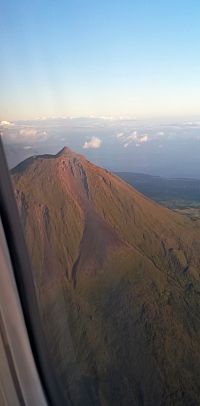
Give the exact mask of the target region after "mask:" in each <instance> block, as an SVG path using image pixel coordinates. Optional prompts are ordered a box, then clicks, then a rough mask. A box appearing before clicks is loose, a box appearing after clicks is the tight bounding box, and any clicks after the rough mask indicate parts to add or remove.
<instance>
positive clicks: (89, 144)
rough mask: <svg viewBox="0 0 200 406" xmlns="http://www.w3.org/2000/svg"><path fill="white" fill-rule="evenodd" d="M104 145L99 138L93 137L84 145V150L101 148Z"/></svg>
mask: <svg viewBox="0 0 200 406" xmlns="http://www.w3.org/2000/svg"><path fill="white" fill-rule="evenodd" d="M101 144H102V140H101V139H100V138H97V137H92V138H91V140H90V141H86V142H85V144H84V145H83V148H84V149H89V148H93V149H96V148H99V147H100V146H101Z"/></svg>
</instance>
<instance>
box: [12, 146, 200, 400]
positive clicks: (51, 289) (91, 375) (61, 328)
mask: <svg viewBox="0 0 200 406" xmlns="http://www.w3.org/2000/svg"><path fill="white" fill-rule="evenodd" d="M12 175H13V182H14V187H15V193H16V198H17V202H18V206H19V210H20V213H21V217H22V222H23V225H24V229H25V234H26V239H27V242H28V246H29V250H30V255H31V258H32V261H33V265H34V276H35V282H36V286H37V292H38V298H39V303H40V308H41V314H42V317H43V322H44V327H45V332H46V336H47V342H48V345H49V348H50V350H51V352H52V355H53V358H54V362H55V365H56V370H57V373H58V375H59V378H60V381H61V382H62V384H63V388H64V390H65V391H66V394H68V395H69V394H70V396H71V401H72V404H75V405H79V404H80V405H82V404H88V405H89V404H91V405H133V404H134V405H154V406H155V405H161V404H162V405H189V404H191V405H196V404H199V403H200V372H199V371H200V370H199V366H200V354H199V344H200V316H199V314H200V313H199V310H200V254H199V252H200V251H199V249H200V242H199V235H200V230H199V228H198V225H195V224H193V222H192V221H191V220H190V219H189V218H185V217H184V216H181V215H178V214H176V213H174V212H172V211H170V210H168V209H165V208H163V207H160V206H159V205H157V204H156V203H154V202H152V201H151V200H149V199H147V198H145V197H144V196H143V195H142V194H140V193H139V192H137V191H136V190H135V189H133V188H132V187H131V186H129V185H128V184H126V183H125V182H123V181H122V180H121V179H119V178H118V177H116V176H114V175H112V174H111V173H109V172H108V171H106V170H104V169H101V168H98V167H96V166H95V165H93V164H91V163H90V162H88V161H87V160H86V159H85V158H84V157H83V156H81V155H78V154H75V153H74V152H72V151H71V150H69V149H68V148H64V149H63V150H62V151H60V153H58V154H57V155H55V156H52V155H46V156H39V157H33V158H29V159H27V160H26V161H24V162H23V163H21V164H20V165H18V166H17V167H16V168H15V169H14V170H13V172H12Z"/></svg>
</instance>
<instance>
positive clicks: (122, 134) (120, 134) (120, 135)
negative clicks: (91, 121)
mask: <svg viewBox="0 0 200 406" xmlns="http://www.w3.org/2000/svg"><path fill="white" fill-rule="evenodd" d="M124 135H125V134H124V133H118V134H117V135H116V137H117V138H122V137H124Z"/></svg>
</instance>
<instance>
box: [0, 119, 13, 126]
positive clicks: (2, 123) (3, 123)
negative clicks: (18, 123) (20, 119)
mask: <svg viewBox="0 0 200 406" xmlns="http://www.w3.org/2000/svg"><path fill="white" fill-rule="evenodd" d="M0 125H2V126H6V127H7V126H9V125H13V123H11V122H10V121H6V120H3V121H0Z"/></svg>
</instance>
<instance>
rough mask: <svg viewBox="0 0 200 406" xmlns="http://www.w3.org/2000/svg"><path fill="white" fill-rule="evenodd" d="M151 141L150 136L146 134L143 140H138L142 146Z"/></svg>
mask: <svg viewBox="0 0 200 406" xmlns="http://www.w3.org/2000/svg"><path fill="white" fill-rule="evenodd" d="M148 141H149V136H148V134H145V135H143V136H142V137H141V138H139V140H138V142H139V143H140V144H143V143H145V142H148Z"/></svg>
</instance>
